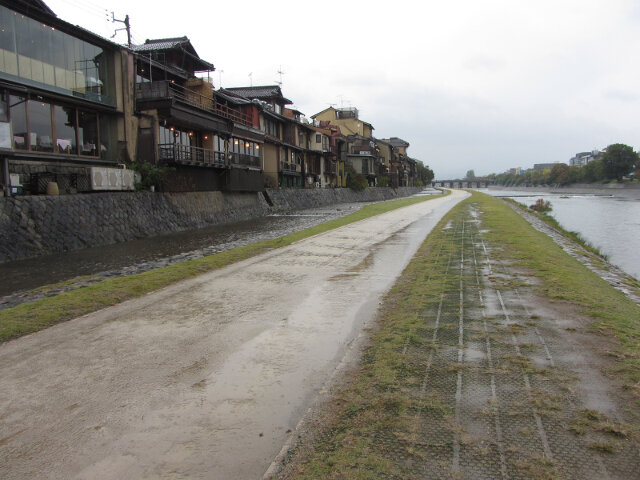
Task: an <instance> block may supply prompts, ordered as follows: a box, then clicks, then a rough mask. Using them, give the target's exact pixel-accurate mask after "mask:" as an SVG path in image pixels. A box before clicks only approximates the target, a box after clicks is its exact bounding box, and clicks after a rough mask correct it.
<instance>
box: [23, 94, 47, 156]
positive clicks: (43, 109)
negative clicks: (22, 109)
mask: <svg viewBox="0 0 640 480" xmlns="http://www.w3.org/2000/svg"><path fill="white" fill-rule="evenodd" d="M27 111H28V112H29V149H30V150H35V151H38V152H53V133H52V129H51V105H50V104H48V103H45V102H43V101H41V100H39V99H36V100H29V102H28V105H27Z"/></svg>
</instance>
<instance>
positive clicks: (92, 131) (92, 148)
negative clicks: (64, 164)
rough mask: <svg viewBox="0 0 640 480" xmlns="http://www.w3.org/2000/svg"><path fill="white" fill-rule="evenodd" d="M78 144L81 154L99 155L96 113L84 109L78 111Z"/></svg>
mask: <svg viewBox="0 0 640 480" xmlns="http://www.w3.org/2000/svg"><path fill="white" fill-rule="evenodd" d="M78 145H79V146H80V154H82V155H91V156H94V157H97V156H99V155H100V151H99V149H98V146H99V145H100V142H99V139H98V115H97V114H95V113H93V112H85V111H79V112H78Z"/></svg>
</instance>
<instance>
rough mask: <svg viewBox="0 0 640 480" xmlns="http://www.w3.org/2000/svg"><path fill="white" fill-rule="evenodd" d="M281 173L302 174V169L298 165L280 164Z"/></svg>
mask: <svg viewBox="0 0 640 480" xmlns="http://www.w3.org/2000/svg"><path fill="white" fill-rule="evenodd" d="M282 171H283V172H284V173H298V172H302V167H301V166H300V165H297V164H295V163H286V162H283V163H282Z"/></svg>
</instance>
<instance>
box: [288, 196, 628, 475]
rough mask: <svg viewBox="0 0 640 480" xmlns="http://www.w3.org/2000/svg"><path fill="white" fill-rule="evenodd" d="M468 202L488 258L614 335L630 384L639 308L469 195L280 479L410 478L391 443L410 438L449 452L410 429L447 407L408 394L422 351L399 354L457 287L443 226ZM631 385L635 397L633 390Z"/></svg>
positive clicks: (453, 254)
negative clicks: (534, 281)
mask: <svg viewBox="0 0 640 480" xmlns="http://www.w3.org/2000/svg"><path fill="white" fill-rule="evenodd" d="M470 203H473V204H474V205H475V206H477V207H478V209H479V210H480V211H481V212H482V214H481V221H482V228H483V231H484V232H485V233H483V235H485V236H486V237H485V238H487V239H488V241H489V245H491V246H493V247H496V248H494V250H493V251H492V257H493V258H500V257H501V258H502V259H504V260H505V261H506V260H508V261H509V262H513V261H514V260H515V263H516V265H517V266H518V267H519V268H520V269H524V270H526V271H527V273H528V274H530V275H533V276H535V277H537V278H538V279H539V280H540V285H539V286H538V287H535V288H537V290H538V291H537V293H538V295H540V296H541V297H543V298H544V297H546V298H548V299H550V300H555V301H563V302H568V303H570V304H572V305H574V306H575V307H576V309H578V310H579V311H582V312H583V313H585V314H588V315H590V316H591V317H593V318H594V320H595V321H594V323H593V326H594V328H596V329H598V330H600V331H602V332H606V333H607V334H610V335H612V336H613V337H615V338H616V339H617V340H618V341H619V344H620V348H621V350H622V351H623V352H625V355H623V356H622V357H621V358H622V360H621V362H620V363H619V365H620V373H622V374H623V375H624V376H625V378H626V379H627V381H628V382H629V384H630V385H635V387H636V388H637V386H638V383H637V382H638V380H639V375H640V368H638V366H639V365H638V358H639V357H640V342H639V340H640V320H639V319H640V307H638V306H637V305H635V304H634V303H633V302H631V301H630V300H629V299H628V298H627V297H626V296H624V295H623V294H622V293H620V292H618V291H617V290H615V289H614V288H612V287H611V286H610V285H609V284H607V283H606V282H605V281H604V280H602V279H601V278H600V277H598V276H597V275H595V274H594V273H593V272H591V271H590V270H589V269H587V268H586V267H585V266H583V265H582V264H580V263H579V262H578V261H576V260H575V259H574V258H573V257H571V256H570V255H568V254H566V253H565V252H564V251H563V250H562V249H561V248H560V247H559V246H558V245H557V244H556V243H555V242H554V241H553V240H552V239H551V238H549V237H548V236H547V235H545V234H544V233H542V232H539V231H537V230H535V229H534V228H533V227H532V226H531V225H530V224H529V223H528V222H527V221H526V220H525V219H524V218H523V217H522V216H520V215H519V214H518V213H516V212H515V211H514V210H513V209H511V208H510V207H509V206H508V205H507V204H506V203H505V202H503V201H501V200H499V199H496V198H493V197H490V196H488V195H484V194H480V193H477V192H473V193H472V196H471V197H470V198H469V199H467V200H465V201H463V202H461V203H460V204H458V205H457V206H456V207H455V208H454V209H452V210H451V211H450V212H449V213H448V214H447V215H445V217H444V218H443V219H442V220H441V221H440V223H439V224H438V225H437V226H436V227H435V228H434V229H433V231H432V233H431V234H430V235H429V236H428V237H427V239H426V240H425V242H424V243H423V244H422V245H421V247H420V248H419V250H418V252H417V253H416V255H415V256H414V258H413V259H412V260H411V262H410V263H409V265H408V266H407V267H406V269H405V270H404V272H403V273H402V275H401V276H400V278H399V279H398V280H397V282H396V283H395V285H394V286H393V287H392V289H391V290H390V291H389V293H388V294H387V295H386V296H385V298H384V302H383V306H382V307H381V311H380V315H379V319H378V322H377V325H376V327H375V328H374V329H372V331H371V334H370V341H369V345H368V347H367V348H366V349H365V351H364V353H363V356H362V359H361V361H360V363H359V365H358V366H357V368H356V369H354V371H352V372H350V373H349V375H348V378H347V379H346V381H345V382H344V384H343V385H342V386H341V387H339V388H336V389H334V393H333V397H332V399H331V401H330V405H328V406H327V412H328V413H327V414H326V415H324V416H322V418H321V420H320V421H319V422H318V425H317V429H318V431H315V432H311V434H310V435H312V436H311V437H310V438H311V439H312V440H311V441H310V442H309V444H307V445H299V446H297V448H298V449H300V450H299V451H298V452H295V451H294V452H290V453H291V454H293V455H294V456H295V459H296V460H295V461H293V462H291V463H289V464H287V465H286V467H285V470H284V472H283V474H282V476H281V477H280V478H286V479H288V480H291V479H317V478H350V479H365V478H366V479H369V478H415V477H414V476H413V474H414V473H415V472H412V471H411V470H410V468H409V467H407V465H408V464H407V463H406V462H405V461H404V460H403V457H402V455H401V454H400V453H399V452H400V450H397V451H396V450H394V449H393V448H394V445H400V444H406V445H408V447H407V453H408V454H415V455H419V452H414V451H412V447H411V445H412V444H418V445H423V446H424V445H425V444H428V446H429V448H433V449H435V450H437V449H440V448H442V449H444V450H446V451H447V452H449V451H450V450H451V444H450V443H447V440H446V439H444V440H443V439H442V438H425V437H423V436H420V435H418V434H417V432H416V430H415V428H416V427H415V425H416V423H417V421H416V415H418V414H419V415H420V416H422V417H423V420H422V421H423V422H426V423H429V424H432V423H439V424H442V425H446V424H447V418H449V419H450V417H451V414H452V411H451V409H452V404H451V403H450V402H448V403H447V402H446V401H444V400H443V399H441V398H438V397H437V396H435V395H433V394H430V392H429V391H427V392H424V393H421V394H419V395H418V394H416V392H419V391H420V384H421V382H422V381H423V377H424V371H425V367H424V366H425V364H426V358H422V359H420V358H414V359H410V358H409V355H408V354H406V353H405V352H406V351H407V348H409V351H410V349H411V348H412V347H417V348H419V349H420V348H421V349H422V350H423V351H428V349H429V347H430V340H429V338H430V336H431V333H430V331H426V332H425V320H424V315H425V314H427V313H428V314H429V315H432V316H435V311H436V310H438V302H439V298H440V295H441V293H442V292H448V291H449V292H450V291H453V292H455V291H456V289H457V288H458V283H457V279H456V278H455V276H447V275H446V273H445V271H446V269H447V265H448V261H449V258H453V259H454V261H459V260H457V259H459V255H460V252H459V248H460V247H459V243H458V242H457V241H454V237H453V236H452V232H451V230H452V228H450V225H451V224H452V223H455V222H454V220H455V219H456V217H457V216H458V217H460V216H462V215H463V213H464V211H465V209H466V208H467V207H468V206H469V204H470ZM452 280H453V281H452ZM635 392H636V395H638V396H640V391H638V390H635ZM638 396H637V397H636V398H638ZM443 442H444V443H443ZM449 442H450V441H449ZM447 454H448V453H447ZM434 475H435V473H434Z"/></svg>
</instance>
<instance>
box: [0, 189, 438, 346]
mask: <svg viewBox="0 0 640 480" xmlns="http://www.w3.org/2000/svg"><path fill="white" fill-rule="evenodd" d="M447 194H448V193H447ZM439 197H440V196H422V197H408V198H401V199H397V200H392V201H388V202H379V203H374V204H371V205H367V206H365V207H363V208H361V209H360V210H358V211H357V212H354V213H351V214H349V215H346V216H344V217H341V218H337V219H334V220H330V221H328V222H325V223H322V224H320V225H316V226H314V227H310V228H307V229H305V230H301V231H299V232H295V233H292V234H289V235H285V236H283V237H279V238H276V239H273V240H264V241H261V242H257V243H253V244H250V245H245V246H241V247H238V248H234V249H232V250H227V251H225V252H221V253H217V254H215V255H211V256H208V257H203V258H199V259H195V260H190V261H186V262H182V263H178V264H175V265H171V266H168V267H163V268H159V269H156V270H150V271H148V272H144V273H139V274H135V275H130V276H125V277H118V278H112V279H108V280H105V281H102V282H99V283H96V284H93V285H90V286H87V287H84V288H80V289H77V290H72V291H67V292H64V293H61V294H59V295H56V296H53V297H48V298H43V299H40V300H36V301H34V302H30V303H24V304H22V305H18V306H16V307H13V308H9V309H6V310H2V311H0V342H5V341H7V340H11V339H13V338H17V337H20V336H22V335H27V334H29V333H33V332H36V331H39V330H42V329H44V328H47V327H49V326H51V325H55V324H57V323H60V322H63V321H66V320H70V319H72V318H77V317H79V316H81V315H85V314H87V313H91V312H95V311H97V310H100V309H102V308H106V307H109V306H112V305H116V304H118V303H121V302H124V301H126V300H129V299H132V298H136V297H140V296H142V295H145V294H147V293H149V292H152V291H154V290H159V289H160V288H163V287H166V286H168V285H171V284H173V283H176V282H178V281H180V280H184V279H187V278H191V277H195V276H197V275H200V274H202V273H205V272H208V271H211V270H215V269H217V268H222V267H224V266H226V265H230V264H231V263H234V262H239V261H241V260H245V259H247V258H250V257H253V256H255V255H258V254H260V253H263V252H266V251H268V250H271V249H274V248H280V247H284V246H286V245H290V244H292V243H294V242H297V241H299V240H302V239H304V238H308V237H311V236H313V235H318V234H320V233H323V232H326V231H328V230H331V229H334V228H339V227H342V226H344V225H348V224H350V223H353V222H357V221H359V220H363V219H365V218H369V217H372V216H375V215H380V214H382V213H385V212H388V211H391V210H395V209H397V208H402V207H406V206H409V205H413V204H416V203H419V202H424V201H427V200H431V199H433V198H439ZM71 282H73V280H71ZM64 283H69V281H67V282H64ZM50 287H54V286H50ZM43 288H44V287H43Z"/></svg>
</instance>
